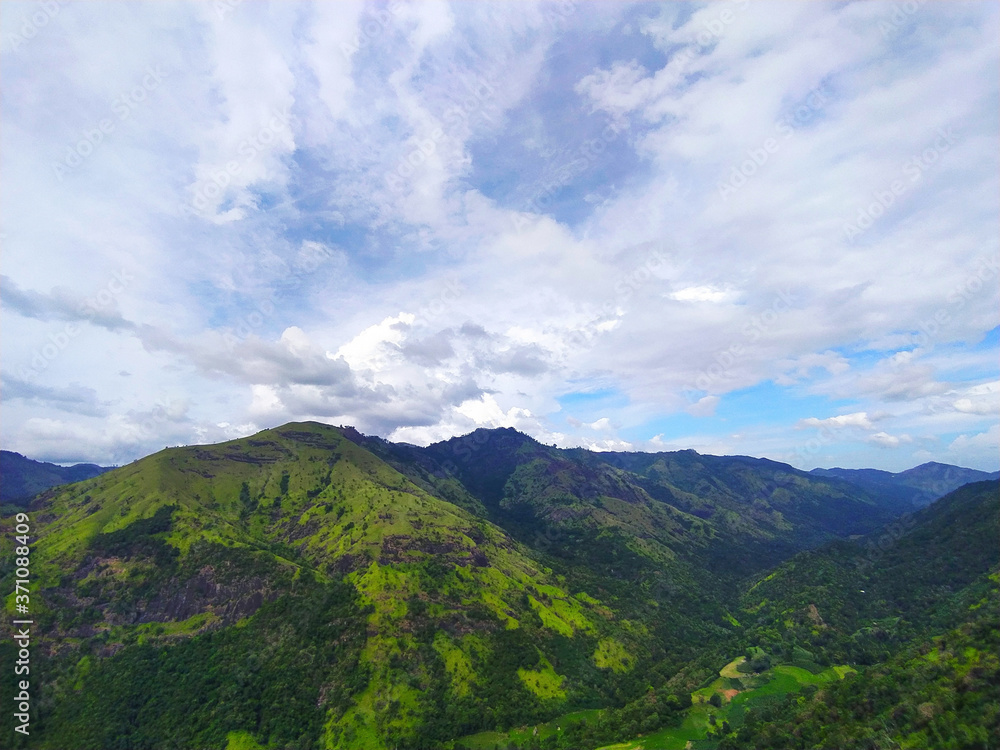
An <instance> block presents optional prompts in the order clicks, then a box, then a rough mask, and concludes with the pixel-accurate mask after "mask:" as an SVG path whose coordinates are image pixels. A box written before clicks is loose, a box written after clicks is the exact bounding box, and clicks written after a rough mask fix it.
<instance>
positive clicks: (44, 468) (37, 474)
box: [0, 451, 111, 505]
mask: <svg viewBox="0 0 1000 750" xmlns="http://www.w3.org/2000/svg"><path fill="white" fill-rule="evenodd" d="M110 470H111V469H110V467H106V466H97V465H96V464H76V465H74V466H59V465H57V464H50V463H44V462H42V461H32V460H31V459H30V458H25V457H24V456H22V455H21V454H20V453H14V452H13V451H0V503H4V504H6V503H11V504H14V505H27V504H28V501H29V500H31V498H33V497H34V496H35V495H37V494H38V493H39V492H44V491H45V490H47V489H49V488H51V487H56V486H58V485H60V484H69V483H70V482H81V481H83V480H84V479H91V478H92V477H96V476H98V475H100V474H103V473H104V472H106V471H110Z"/></svg>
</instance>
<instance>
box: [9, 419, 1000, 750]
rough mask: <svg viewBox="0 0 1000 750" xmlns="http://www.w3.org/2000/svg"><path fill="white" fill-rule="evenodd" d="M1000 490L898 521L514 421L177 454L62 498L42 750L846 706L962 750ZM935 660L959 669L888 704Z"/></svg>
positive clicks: (41, 584)
mask: <svg viewBox="0 0 1000 750" xmlns="http://www.w3.org/2000/svg"><path fill="white" fill-rule="evenodd" d="M996 487H997V485H996V483H995V482H993V483H986V484H980V485H971V486H969V487H965V488H962V489H960V490H959V491H957V492H955V493H953V494H952V495H951V496H949V497H948V498H945V499H944V500H942V501H940V502H938V503H935V504H934V505H932V506H930V507H929V508H927V509H925V510H923V511H921V512H920V513H917V514H915V515H914V516H913V517H911V518H904V519H902V520H899V521H896V522H895V523H896V525H895V526H889V527H888V528H887V530H885V531H877V529H878V528H879V527H880V525H881V524H883V523H885V521H886V519H887V515H886V513H887V511H886V506H885V504H881V505H880V504H879V503H878V502H876V499H873V498H872V497H869V496H867V495H865V494H864V493H863V492H859V493H858V494H857V495H856V496H852V495H850V494H849V493H848V492H847V491H846V490H845V485H844V483H843V482H841V481H840V480H833V479H824V478H822V477H815V476H810V475H808V474H805V473H803V472H796V471H795V470H794V469H791V468H790V467H784V466H782V465H780V464H774V463H773V462H758V461H755V460H752V459H741V458H732V459H719V458H715V457H707V456H698V455H697V454H694V453H693V452H681V453H678V454H656V455H643V454H637V455H633V454H601V455H598V454H590V453H587V452H585V451H559V450H556V449H554V448H548V447H546V446H542V445H540V444H538V443H536V442H534V441H532V440H530V439H529V438H526V437H525V436H523V435H520V434H519V433H516V432H514V431H512V430H496V431H477V433H473V434H472V435H470V436H467V437H466V438H460V439H456V440H453V441H447V442H445V443H441V444H438V445H436V446H431V447H429V448H426V449H421V448H416V447H413V446H394V445H392V444H389V443H386V442H384V441H379V440H377V439H374V438H365V437H363V436H361V435H359V434H357V433H356V432H354V431H353V430H350V429H349V428H340V429H336V428H331V427H327V426H323V425H318V424H314V423H304V424H290V425H286V426H284V427H280V428H277V429H274V430H266V431H264V432H261V433H259V434H257V435H254V436H253V437H251V438H246V439H243V440H236V441H230V442H228V443H222V444H219V445H213V446H196V447H191V448H175V449H168V450H164V451H161V452H160V453H157V454H154V455H152V456H149V457H147V458H145V459H143V460H141V461H138V462H135V463H133V464H130V465H128V466H125V467H122V468H120V469H116V470H114V471H111V472H109V473H107V474H104V475H102V476H99V477H96V478H91V479H88V480H86V481H84V482H80V483H77V484H73V485H68V486H66V487H62V488H58V489H56V490H52V491H50V492H48V493H47V494H45V495H43V496H41V497H40V498H38V499H37V500H36V501H35V503H34V505H33V506H32V518H33V521H32V522H33V524H34V526H35V528H37V530H38V534H39V539H38V541H37V543H36V544H34V545H33V548H32V583H33V589H32V594H31V596H32V614H33V616H34V619H35V622H36V624H35V630H34V631H33V636H34V639H33V648H34V655H33V662H32V670H33V672H32V674H33V680H34V682H33V686H34V688H33V689H34V690H35V691H36V700H35V701H34V704H33V711H35V716H34V719H33V723H32V730H33V731H32V737H31V741H30V746H31V747H34V748H42V749H45V748H108V749H109V750H115V749H116V748H123V749H124V748H175V747H176V748H192V747H197V748H202V747H204V748H218V750H223V749H224V748H230V749H234V748H268V750H271V749H272V748H285V749H287V748H297V749H299V750H304V749H305V748H317V749H318V748H365V750H369V749H371V750H380V749H382V748H385V749H388V748H408V749H410V750H419V749H421V748H423V749H425V750H433V749H435V748H453V750H460V749H461V748H480V747H483V748H491V750H492V748H495V747H503V748H508V747H514V748H517V747H522V748H574V749H575V750H588V749H590V748H595V747H600V746H605V745H610V744H612V743H625V744H621V745H620V746H621V747H649V748H654V747H657V748H667V747H684V746H685V744H686V743H687V742H689V741H690V742H692V743H694V745H693V746H694V747H709V746H713V747H714V746H716V745H718V746H720V747H722V746H726V747H743V746H747V747H750V746H754V745H753V742H754V741H756V740H755V739H754V738H756V736H757V734H758V733H759V732H761V731H763V730H762V729H760V728H761V727H763V726H764V725H765V724H767V725H768V726H771V725H773V726H775V727H782V726H791V725H792V724H791V723H794V722H798V723H801V724H803V726H809V727H813V724H809V722H810V721H813V723H814V724H815V727H813V728H814V729H815V732H814V734H813V735H810V736H813V737H816V738H818V739H816V740H815V742H816V743H821V742H825V741H826V737H827V735H826V734H824V731H826V730H824V729H823V728H822V727H823V726H824V724H823V722H824V721H826V719H815V717H824V716H827V717H828V716H829V715H830V714H828V713H824V712H823V709H821V708H820V702H822V703H823V705H824V706H827V705H829V706H841V707H850V706H853V705H854V703H853V702H857V701H861V702H864V701H868V703H865V705H866V706H867V705H868V704H869V703H872V705H874V706H875V708H873V709H872V711H874V713H871V715H870V716H869V718H870V719H872V720H874V719H875V718H877V719H878V720H879V721H882V720H883V719H885V721H886V726H888V725H889V724H890V723H891V722H889V720H888V719H886V716H891V717H893V719H892V721H893V722H895V723H892V726H893V727H895V729H894V730H893V731H895V734H894V735H892V736H893V737H896V738H897V739H898V741H899V742H903V740H904V739H906V741H910V740H911V739H912V742H913V743H916V742H917V741H918V739H919V740H920V741H925V743H929V745H932V746H935V747H936V746H938V745H935V744H934V742H935V741H936V739H934V738H938V737H944V736H945V734H944V732H945V727H946V725H947V724H948V722H952V721H953V720H954V722H957V725H959V726H965V722H966V721H967V719H966V717H967V716H969V715H971V714H970V711H972V709H975V710H977V711H979V710H982V711H985V714H984V715H987V716H993V715H994V714H991V713H990V710H991V709H990V707H989V705H986V704H985V703H984V700H985V699H984V698H983V695H984V694H985V693H984V690H983V685H985V684H986V683H987V682H988V680H990V679H993V678H994V676H995V662H993V661H990V659H989V658H987V656H986V654H987V653H988V652H990V646H991V642H988V641H987V640H984V638H985V636H984V635H983V633H984V632H985V631H983V629H982V627H979V626H973V624H970V623H975V622H979V621H980V620H982V618H985V617H986V614H985V613H987V612H989V611H992V610H994V609H995V607H990V606H987V604H986V602H987V601H989V600H988V598H987V597H988V596H990V595H991V592H993V590H994V589H995V575H994V574H995V571H996V569H997V565H998V563H1000V561H998V556H997V550H996V546H995V539H994V538H993V535H994V534H995V530H996V528H997V525H998V509H997V491H996ZM851 514H853V516H852V517H851V518H850V519H848V516H851ZM9 527H10V521H9V519H8V520H5V521H4V522H3V529H0V531H2V532H3V538H2V540H0V545H2V548H0V553H2V558H0V559H2V562H0V584H2V585H4V586H5V587H6V588H5V590H6V591H11V590H13V584H12V578H13V574H14V571H13V566H12V564H11V560H12V559H13V557H14V556H13V555H12V554H10V545H11V539H12V536H13V535H12V534H11V533H9V532H10V528H9ZM865 531H875V533H874V535H873V536H869V537H867V538H863V539H859V540H854V541H851V540H847V539H843V538H841V537H844V536H846V535H847V534H853V533H859V532H865ZM803 540H805V541H803ZM829 540H832V541H829ZM824 542H825V544H823V543H824ZM814 545H821V546H819V547H816V548H814V549H806V547H812V546H814ZM765 552H766V554H765ZM770 564H774V565H777V567H776V568H768V567H766V566H767V565H770ZM737 572H738V573H739V575H737ZM991 575H994V578H991ZM747 576H749V578H747ZM6 605H7V608H8V612H9V611H11V607H12V606H13V600H12V599H11V598H10V597H9V596H8V598H7V601H6ZM976 618H979V619H978V620H977V619H976ZM8 619H9V618H8ZM983 621H984V622H985V620H983ZM0 627H4V628H7V627H9V626H7V625H3V626H0ZM977 627H979V629H977ZM983 627H985V626H983ZM946 633H947V634H948V635H946V636H945V638H946V641H944V642H943V643H945V645H944V646H939V645H935V644H940V643H942V641H935V640H933V639H934V638H938V637H940V636H942V635H944V634H946ZM3 635H4V639H3V641H2V642H0V655H2V656H3V658H4V659H5V663H6V659H7V657H8V656H10V655H11V648H12V641H11V639H10V638H9V637H8V635H9V634H7V633H6V631H4V634H3ZM927 644H931V646H928V645H927ZM921 649H924V650H923V651H921ZM994 650H995V649H994ZM866 670H868V671H867V672H866ZM878 670H883V672H879V671H878ZM935 670H937V671H935ZM991 670H992V671H991ZM855 671H859V672H864V673H865V674H866V679H864V680H859V679H857V678H855V677H852V675H853V674H854V673H855ZM904 672H905V673H906V674H919V675H924V676H925V677H926V678H927V679H928V680H931V681H932V682H933V681H935V680H936V681H937V682H935V684H938V683H941V681H942V680H943V681H944V683H942V684H945V683H947V684H950V685H952V687H947V685H945V687H944V688H942V690H940V691H936V690H930V689H928V690H925V691H924V692H920V690H918V689H917V687H914V686H911V688H912V689H913V690H914V691H915V694H917V695H920V696H922V698H923V700H922V703H920V704H917V705H916V707H912V706H909V704H907V703H906V700H905V699H904V698H902V697H900V696H899V695H897V696H893V695H891V694H890V692H891V691H888V689H887V688H886V689H884V690H883V689H882V688H880V690H882V692H880V693H879V694H878V697H877V698H876V697H866V694H864V693H859V692H857V691H858V690H860V689H861V688H862V687H865V686H868V685H870V684H875V685H881V684H882V683H881V682H879V679H881V680H882V681H883V682H885V681H889V682H891V681H894V680H895V681H897V682H898V683H899V684H900V685H905V684H908V683H906V682H905V680H904V679H903V677H902V676H900V675H901V674H902V673H904ZM932 673H933V675H934V676H933V680H932V679H931V675H932ZM868 675H871V676H872V677H873V680H874V681H873V680H869V679H867V676H868ZM11 679H12V675H11V674H10V673H9V672H8V673H5V674H4V675H3V677H0V680H3V681H4V685H5V689H6V688H9V687H11V684H10V680H11ZM949 680H950V681H951V682H950V683H949V682H948V681H949ZM921 684H922V683H921ZM852 691H853V692H852ZM900 695H901V694H900ZM949 696H951V697H949ZM956 696H961V700H959V699H958V697H956ZM830 701H833V702H832V703H831V702H830ZM949 701H951V702H949ZM883 704H884V705H883ZM925 704H926V705H925ZM810 706H811V707H812V708H809V707H810ZM901 706H902V707H901ZM921 706H924V707H923V708H921ZM804 707H805V708H804ZM911 708H912V709H913V710H912V711H911V710H910V709H911ZM807 709H808V710H807ZM883 709H884V710H883ZM838 710H841V709H838ZM843 710H847V708H844V709H843ZM851 710H853V709H851ZM886 712H888V713H886ZM893 712H895V713H893ZM852 715H853V714H852ZM907 717H909V718H907ZM814 719H815V721H814ZM911 719H912V721H911ZM782 722H784V723H782ZM906 722H909V723H906ZM871 723H872V722H871V721H868V720H867V719H865V720H859V722H858V727H857V731H856V732H855V733H854V734H850V732H848V729H846V728H845V730H844V731H845V732H847V733H846V734H843V735H838V736H839V737H851V738H854V737H862V736H866V735H864V728H865V727H869V726H870V725H871ZM970 726H971V725H970ZM845 727H848V724H846V723H845ZM768 731H770V730H768ZM811 731H812V730H811ZM850 731H851V732H853V731H854V730H853V729H852V730H850ZM963 731H964V730H963ZM966 734H967V735H968V737H969V738H971V739H969V742H970V743H973V744H968V745H967V746H968V747H970V748H972V747H978V746H977V745H975V744H974V743H975V742H977V741H978V739H976V738H977V737H979V734H976V732H975V731H973V729H972V728H970V729H969V731H968V732H967V733H966ZM980 734H981V733H980ZM783 736H784V735H782V734H781V733H778V732H776V733H773V736H772V734H768V735H767V737H768V740H767V741H768V742H772V741H773V742H774V743H780V742H781V741H783V740H781V737H783ZM955 736H959V735H955ZM962 736H965V735H962ZM748 737H749V738H750V739H748ZM907 738H909V739H907ZM929 738H930V739H929ZM725 743H729V744H728V745H726V744H725ZM734 743H736V744H734ZM739 743H743V744H739ZM747 743H749V744H747ZM0 744H3V746H4V747H11V748H19V747H27V746H28V743H26V742H25V741H24V740H23V738H21V737H19V736H8V737H6V738H5V739H4V740H2V741H0ZM911 745H912V743H911ZM773 746H774V747H785V746H788V747H791V745H781V744H773ZM817 746H820V745H819V744H817ZM829 746H830V747H833V746H834V745H832V744H831V745H829ZM844 746H852V745H851V743H850V742H847V743H846V744H845V745H844ZM858 746H861V745H858ZM903 746H909V745H905V744H904V745H903ZM912 746H917V745H912ZM941 746H942V747H945V746H948V745H941ZM956 747H957V745H956ZM963 747H965V746H963Z"/></svg>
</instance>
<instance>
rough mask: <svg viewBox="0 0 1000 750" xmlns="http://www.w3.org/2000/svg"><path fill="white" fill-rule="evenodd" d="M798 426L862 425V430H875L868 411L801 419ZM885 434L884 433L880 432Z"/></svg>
mask: <svg viewBox="0 0 1000 750" xmlns="http://www.w3.org/2000/svg"><path fill="white" fill-rule="evenodd" d="M796 427H800V428H805V427H834V428H839V427H860V428H861V429H862V430H874V429H875V425H874V423H873V422H872V419H871V418H870V417H869V416H868V414H867V413H866V412H863V411H859V412H855V413H854V414H841V415H840V416H837V417H828V418H826V419H819V418H818V417H809V418H807V419H803V420H800V421H799V423H798V424H797V425H796ZM880 434H884V433H880Z"/></svg>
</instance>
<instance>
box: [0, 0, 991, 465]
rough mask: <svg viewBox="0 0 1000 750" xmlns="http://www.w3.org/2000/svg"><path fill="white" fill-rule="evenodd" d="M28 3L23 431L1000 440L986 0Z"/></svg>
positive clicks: (797, 452) (16, 361) (14, 186)
mask: <svg viewBox="0 0 1000 750" xmlns="http://www.w3.org/2000/svg"><path fill="white" fill-rule="evenodd" d="M906 8H909V6H905V7H904V6H903V5H900V4H894V3H883V2H849V3H820V2H816V3H802V4H784V3H777V4H769V3H766V2H747V1H745V0H726V1H724V2H716V3H709V4H705V5H699V4H685V3H671V4H665V5H652V4H642V3H640V4H625V3H617V2H614V3H611V2H608V3H600V2H597V3H576V2H572V1H570V2H551V3H539V4H531V3H519V4H517V5H516V6H514V5H510V4H507V3H444V2H428V3H405V2H399V3H396V2H394V3H389V4H352V3H339V2H338V3H314V4H305V3H241V2H228V1H227V2H219V3H212V4H209V3H172V4H138V5H132V4H90V3H60V2H52V3H41V4H36V3H18V2H7V3H4V4H3V5H2V6H0V41H2V51H0V55H2V64H3V66H4V87H3V89H2V91H0V117H2V118H3V122H4V128H3V129H2V130H0V157H2V160H3V165H4V172H5V179H4V180H3V181H2V183H0V222H2V225H0V232H2V235H0V240H2V243H3V255H2V260H0V267H2V278H0V300H2V313H0V314H2V318H3V320H2V324H3V330H4V334H5V335H4V337H3V339H2V340H0V347H2V357H3V359H2V362H3V385H2V393H0V395H2V403H0V406H2V410H3V420H2V424H0V439H2V441H3V445H4V447H5V448H9V449H13V450H18V451H20V452H22V453H25V454H27V455H29V456H32V457H34V458H40V459H46V460H55V461H61V462H67V461H77V460H88V461H98V462H102V463H122V462H125V461H129V460H132V459H134V458H137V457H139V456H141V455H144V454H146V453H148V452H150V451H152V450H157V449H159V448H161V447H163V446H164V445H173V444H179V443H190V442H201V441H211V440H220V439H227V438H230V437H234V436H237V435H243V434H248V433H250V432H253V431H254V430H257V429H260V428H263V427H267V426H272V425H276V424H279V423H282V422H284V421H287V420H291V419H320V420H323V421H327V422H331V423H334V424H354V425H356V426H357V427H358V428H359V429H360V430H362V431H365V432H369V433H376V434H379V435H383V436H385V437H388V438H390V439H393V440H406V441H410V442H415V443H426V442H429V441H433V440H438V439H442V438H446V437H449V436H451V435H455V434H460V433H464V432H468V431H470V430H472V429H475V428H476V427H478V426H513V427H516V428H518V429H521V430H524V431H525V432H528V433H529V434H532V435H534V436H535V437H537V438H538V439H540V440H543V441H545V442H547V443H555V444H558V445H563V446H570V445H583V446H587V447H591V448H595V449H640V450H666V449H676V448H688V447H692V448H695V449H697V450H701V451H706V452H714V453H745V454H751V455H761V456H768V457H772V458H776V459H780V460H786V461H789V462H790V463H792V464H794V465H796V466H800V467H803V468H811V467H813V466H820V465H824V466H830V465H841V466H855V467H859V466H874V467H878V468H886V469H890V470H901V469H904V468H908V467H909V466H912V465H914V464H916V463H919V462H921V461H926V460H941V461H948V462H953V463H960V464H963V465H966V466H973V467H977V468H983V469H995V468H997V449H998V433H997V422H998V419H997V417H998V414H1000V395H998V394H1000V373H998V369H997V361H998V359H997V355H998V348H1000V341H998V327H997V319H996V310H997V304H998V301H1000V300H998V297H1000V294H998V289H1000V285H998V276H1000V262H998V259H1000V249H998V237H997V219H998V208H997V204H996V200H995V196H996V194H997V189H998V174H1000V164H998V158H997V156H998V154H997V149H996V139H997V136H998V134H1000V123H998V114H997V113H998V111H1000V107H998V103H1000V101H998V100H1000V96H998V89H1000V86H998V73H997V71H998V65H997V63H998V57H1000V49H998V46H1000V45H998V41H997V40H998V39H1000V35H998V34H997V31H998V12H997V9H996V7H995V6H994V5H992V4H984V3H949V4H947V7H945V6H944V5H941V4H933V3H928V4H922V5H919V7H915V8H914V9H913V11H912V12H910V11H909V10H906Z"/></svg>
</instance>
